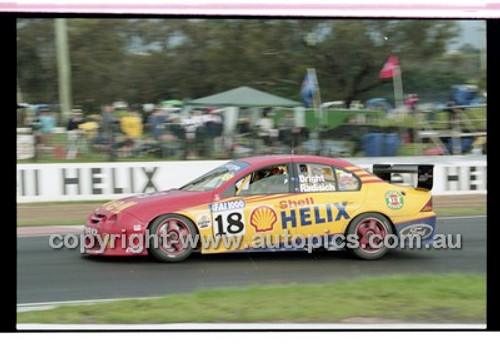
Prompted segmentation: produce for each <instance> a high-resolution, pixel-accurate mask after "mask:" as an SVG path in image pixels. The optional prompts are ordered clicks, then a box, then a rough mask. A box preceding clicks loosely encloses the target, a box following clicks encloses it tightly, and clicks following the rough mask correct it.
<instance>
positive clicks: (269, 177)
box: [234, 164, 290, 196]
mask: <svg viewBox="0 0 500 350" xmlns="http://www.w3.org/2000/svg"><path fill="white" fill-rule="evenodd" d="M289 186H290V184H289V171H288V166H287V165H285V164H281V165H273V166H270V167H267V168H263V169H259V170H257V171H255V172H253V173H250V174H248V175H247V176H245V177H243V178H242V179H240V180H238V181H237V182H236V184H235V186H234V187H235V189H234V194H235V195H236V196H248V195H255V194H274V193H288V192H289V188H290V187H289Z"/></svg>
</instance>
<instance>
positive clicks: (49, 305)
mask: <svg viewBox="0 0 500 350" xmlns="http://www.w3.org/2000/svg"><path fill="white" fill-rule="evenodd" d="M158 298H161V297H139V298H116V299H89V300H69V301H53V302H50V301H49V302H44V303H24V304H17V312H27V311H41V310H50V309H55V308H56V307H59V306H77V305H90V304H98V303H109V302H113V301H124V300H149V299H158Z"/></svg>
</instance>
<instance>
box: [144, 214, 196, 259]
mask: <svg viewBox="0 0 500 350" xmlns="http://www.w3.org/2000/svg"><path fill="white" fill-rule="evenodd" d="M150 230H151V231H150V232H151V233H152V234H153V235H154V236H153V237H152V238H151V241H150V245H149V248H148V250H149V253H150V254H151V255H152V256H153V257H154V258H156V259H157V260H159V261H162V262H179V261H182V260H184V259H186V258H187V257H188V256H189V255H191V253H192V252H193V249H194V248H193V246H192V242H193V240H192V239H190V238H194V237H195V236H196V235H197V234H198V232H197V230H196V227H195V226H194V224H193V223H192V222H191V221H190V220H189V219H187V218H185V217H184V216H181V215H177V214H165V215H162V216H160V217H158V218H156V219H155V220H154V221H153V223H152V224H151V226H150Z"/></svg>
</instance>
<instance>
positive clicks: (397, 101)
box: [392, 64, 403, 116]
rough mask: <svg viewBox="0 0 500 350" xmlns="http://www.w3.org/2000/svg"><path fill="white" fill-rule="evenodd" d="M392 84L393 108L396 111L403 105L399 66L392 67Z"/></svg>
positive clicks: (401, 79)
mask: <svg viewBox="0 0 500 350" xmlns="http://www.w3.org/2000/svg"><path fill="white" fill-rule="evenodd" d="M392 83H393V86H394V107H395V108H396V111H398V110H399V107H401V106H402V104H403V77H402V76H401V68H400V66H399V64H398V65H396V66H395V67H394V74H393V76H392ZM398 116H399V113H398Z"/></svg>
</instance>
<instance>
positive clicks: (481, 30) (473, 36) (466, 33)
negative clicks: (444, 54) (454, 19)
mask: <svg viewBox="0 0 500 350" xmlns="http://www.w3.org/2000/svg"><path fill="white" fill-rule="evenodd" d="M458 22H459V25H460V28H461V29H462V33H461V34H460V37H459V38H457V40H456V41H455V42H454V43H453V44H450V45H448V49H449V50H456V49H458V48H460V47H461V46H462V45H463V44H466V43H469V44H471V45H473V46H475V47H477V48H478V49H482V48H483V47H485V44H486V21H485V20H477V21H473V20H467V21H458Z"/></svg>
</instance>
